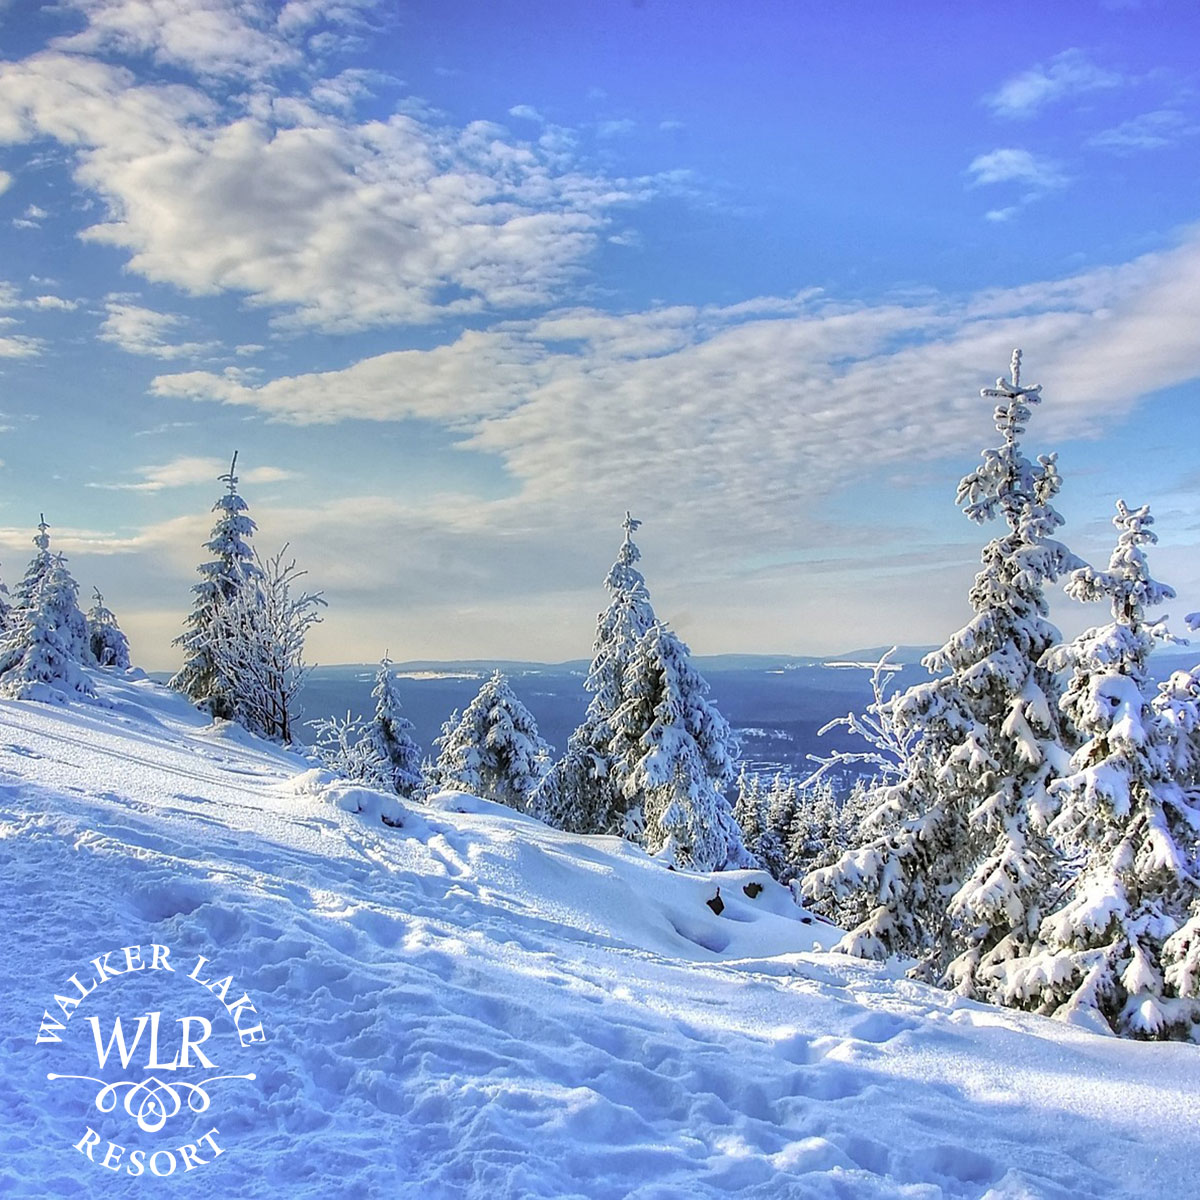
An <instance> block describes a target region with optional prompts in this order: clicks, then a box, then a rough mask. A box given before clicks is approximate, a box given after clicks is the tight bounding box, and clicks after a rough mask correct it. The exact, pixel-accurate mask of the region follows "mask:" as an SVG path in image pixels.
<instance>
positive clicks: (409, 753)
mask: <svg viewBox="0 0 1200 1200" xmlns="http://www.w3.org/2000/svg"><path fill="white" fill-rule="evenodd" d="M371 699H372V700H374V701H375V717H374V719H373V720H371V721H370V722H368V723H367V724H366V726H365V728H364V730H363V737H364V740H365V741H367V742H368V743H369V746H370V748H371V751H372V757H379V758H380V759H382V760H383V762H385V763H386V764H387V779H388V785H387V786H388V787H389V788H390V789H391V790H392V791H394V792H396V793H397V794H398V795H401V796H404V797H405V798H406V799H410V800H411V799H416V798H417V797H419V796H420V793H421V751H420V748H419V747H418V746H417V743H416V742H415V741H414V740H413V736H412V734H413V723H412V722H411V721H410V720H409V719H408V718H407V717H406V716H405V715H404V713H403V712H402V711H401V704H400V694H399V692H398V691H397V690H396V677H395V675H394V674H393V673H392V663H391V660H390V659H389V658H388V657H387V655H386V654H385V655H384V656H383V658H382V659H381V660H380V663H379V670H378V672H377V673H376V675H375V688H374V690H373V691H372V692H371Z"/></svg>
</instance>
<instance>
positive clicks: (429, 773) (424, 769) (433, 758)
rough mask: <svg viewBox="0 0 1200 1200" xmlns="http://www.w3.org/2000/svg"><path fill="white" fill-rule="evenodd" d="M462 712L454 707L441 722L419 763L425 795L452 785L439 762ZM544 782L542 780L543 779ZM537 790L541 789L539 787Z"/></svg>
mask: <svg viewBox="0 0 1200 1200" xmlns="http://www.w3.org/2000/svg"><path fill="white" fill-rule="evenodd" d="M461 720H462V714H461V713H460V712H459V711H458V709H457V708H456V709H455V710H454V711H453V712H452V713H451V714H450V715H449V716H448V717H447V718H446V719H445V720H444V721H443V722H442V731H441V733H439V734H438V736H437V737H435V738H434V739H433V747H432V753H431V754H430V756H429V757H428V758H426V759H424V760H423V761H422V763H421V778H422V791H424V792H425V793H426V794H427V795H428V794H431V793H433V792H436V791H440V790H441V789H442V788H444V787H450V786H453V785H451V784H447V783H446V782H445V781H444V780H443V779H442V773H441V766H440V764H441V762H442V760H443V757H444V756H445V753H446V747H447V746H449V745H450V743H451V741H452V740H453V738H454V731H455V730H456V729H457V728H458V723H459V721H461ZM543 782H544V781H543ZM538 791H539V792H540V791H541V788H540V787H539V789H538Z"/></svg>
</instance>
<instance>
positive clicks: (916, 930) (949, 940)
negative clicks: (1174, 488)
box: [804, 351, 1082, 995]
mask: <svg viewBox="0 0 1200 1200" xmlns="http://www.w3.org/2000/svg"><path fill="white" fill-rule="evenodd" d="M1020 366H1021V355H1020V351H1014V353H1013V358H1012V377H1011V379H1008V380H1005V379H1001V380H998V381H997V383H996V386H995V388H985V389H984V390H983V392H982V395H983V396H984V397H986V398H991V399H995V400H997V401H998V402H999V403H998V405H997V407H996V410H995V422H996V428H997V430H999V432H1000V433H1001V435H1002V436H1003V442H1002V444H1001V445H1000V446H998V447H996V448H994V449H989V450H985V451H984V452H983V456H982V458H983V462H982V464H981V465H980V466H979V467H978V468H976V470H974V471H972V472H971V473H970V474H969V475H967V476H966V477H965V478H964V479H963V480H962V482H961V483H960V484H959V488H958V503H959V504H960V505H961V506H962V507H963V511H964V513H965V515H966V516H967V517H968V518H969V519H970V520H972V521H976V522H984V521H988V520H993V519H995V518H997V517H999V518H1001V519H1002V520H1003V521H1004V523H1005V524H1006V525H1007V529H1006V530H1005V531H1004V532H1003V533H1002V534H1001V535H1000V536H999V537H996V538H994V539H993V540H992V541H990V542H989V543H988V544H987V546H986V547H985V548H984V550H983V554H982V569H981V570H980V571H979V573H978V574H977V575H976V577H975V582H974V585H973V586H972V588H971V591H970V597H969V598H970V602H971V607H972V608H973V609H974V614H975V615H974V617H973V618H972V619H971V621H970V623H969V624H968V625H967V626H966V627H965V628H963V629H961V630H959V631H958V632H957V633H956V634H954V636H953V637H951V638H950V640H949V641H948V642H947V643H946V644H945V645H944V646H943V647H942V648H941V649H940V650H938V651H936V652H935V653H933V654H931V655H929V656H928V657H927V658H926V659H925V660H924V662H925V666H926V667H927V669H928V670H929V671H930V672H931V673H934V674H937V675H938V676H939V678H936V679H934V680H932V681H930V682H928V683H922V684H917V685H916V686H914V687H911V688H909V689H908V690H907V691H905V692H904V693H902V694H901V695H899V696H898V697H896V698H895V699H894V700H893V701H891V702H890V704H891V719H892V720H893V721H894V723H895V727H896V729H897V731H898V732H899V734H900V735H901V736H902V737H906V738H907V737H908V736H909V734H910V731H911V733H912V735H913V740H912V742H911V748H910V756H909V760H908V763H907V764H906V768H905V773H904V775H903V776H902V777H901V778H900V779H898V780H897V781H896V782H894V783H891V784H888V785H886V786H885V787H883V788H882V789H881V791H880V794H879V796H880V803H879V804H878V806H877V807H876V810H875V812H874V813H872V815H871V816H870V817H869V818H868V819H867V820H866V821H865V822H864V823H863V841H862V842H860V844H859V845H857V846H855V847H853V848H852V849H851V850H849V851H848V852H847V853H846V854H845V855H843V856H842V857H841V858H840V859H839V860H838V861H837V862H836V863H834V864H832V865H831V866H829V867H826V868H822V869H818V870H815V871H813V872H811V873H810V875H809V876H808V878H807V879H806V880H805V883H804V892H805V895H806V896H808V897H809V898H811V899H813V900H815V901H818V902H825V903H832V904H835V905H837V906H839V907H840V909H841V911H842V912H843V913H845V914H846V916H847V918H848V919H849V920H851V921H853V922H854V927H853V928H852V929H851V930H850V932H849V933H848V934H847V935H846V936H845V937H844V938H843V939H842V941H841V942H840V943H839V949H841V950H843V951H845V952H847V953H851V954H858V955H863V956H867V957H872V958H883V957H886V956H887V955H889V954H895V953H899V954H907V955H912V956H915V957H917V958H918V959H919V960H920V965H919V969H918V973H919V974H922V975H924V976H925V977H927V978H931V979H935V980H938V981H941V982H943V983H946V984H947V985H951V986H954V987H956V988H957V989H958V990H959V991H960V992H961V993H963V994H965V995H986V994H987V989H986V986H985V985H983V984H982V983H981V980H980V970H981V968H982V969H984V970H985V971H986V969H989V968H990V967H991V966H992V965H993V964H994V963H995V962H997V961H1002V960H1004V959H1007V958H1010V957H1013V956H1015V955H1017V954H1019V953H1022V952H1023V951H1024V950H1026V949H1027V948H1028V946H1029V945H1030V943H1031V942H1032V941H1033V938H1034V936H1035V934H1036V932H1037V929H1038V927H1039V926H1040V924H1041V920H1042V917H1043V916H1044V910H1043V908H1042V905H1043V903H1044V900H1045V898H1046V897H1047V896H1049V895H1051V894H1052V890H1053V886H1054V882H1055V872H1056V857H1055V854H1054V852H1053V848H1052V847H1051V845H1050V843H1049V841H1048V838H1047V835H1046V832H1045V827H1046V822H1047V821H1048V819H1049V817H1050V815H1051V813H1052V811H1053V803H1052V801H1051V799H1050V796H1049V788H1050V785H1051V784H1052V783H1053V781H1054V780H1055V779H1056V778H1057V777H1058V776H1059V775H1060V774H1061V773H1062V772H1063V771H1064V770H1065V769H1066V768H1067V757H1068V756H1067V752H1066V750H1065V749H1064V747H1063V729H1062V716H1061V714H1060V712H1059V708H1058V698H1059V690H1058V687H1057V684H1056V681H1055V679H1054V676H1053V674H1052V673H1051V671H1050V670H1049V668H1048V667H1046V666H1045V665H1043V663H1042V659H1043V656H1044V655H1045V653H1046V651H1047V650H1049V649H1050V647H1051V646H1053V645H1055V644H1056V643H1057V642H1058V641H1059V640H1060V639H1059V634H1058V631H1057V630H1056V629H1055V628H1054V626H1053V625H1051V624H1050V622H1049V621H1048V620H1047V619H1046V613H1047V611H1048V610H1047V603H1046V598H1045V585H1046V584H1047V583H1050V582H1053V581H1055V580H1057V579H1058V578H1059V576H1060V575H1061V574H1062V573H1064V572H1065V571H1067V570H1071V569H1074V568H1076V567H1078V566H1081V565H1082V564H1081V563H1080V561H1079V560H1078V559H1077V558H1076V557H1075V556H1074V555H1072V554H1071V553H1070V552H1069V551H1068V550H1067V549H1066V547H1065V546H1063V545H1062V544H1061V543H1060V542H1058V541H1057V540H1055V538H1054V536H1053V535H1054V532H1055V530H1057V529H1058V527H1059V526H1060V525H1061V524H1062V518H1061V517H1060V516H1059V514H1058V513H1057V512H1056V511H1055V509H1054V508H1053V506H1052V504H1051V501H1052V500H1053V498H1054V496H1055V495H1056V494H1057V493H1058V490H1059V487H1060V479H1059V474H1058V468H1057V465H1056V462H1055V456H1054V455H1048V456H1042V457H1039V458H1038V460H1037V462H1036V463H1035V462H1031V461H1030V460H1029V459H1028V458H1027V457H1026V456H1025V454H1024V453H1023V452H1022V450H1021V446H1020V437H1021V435H1022V434H1023V433H1024V432H1025V426H1026V422H1027V421H1028V419H1029V416H1030V406H1031V405H1033V404H1036V403H1038V402H1039V401H1040V399H1041V396H1040V390H1041V389H1040V387H1026V386H1023V385H1022V383H1021V375H1020Z"/></svg>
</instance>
